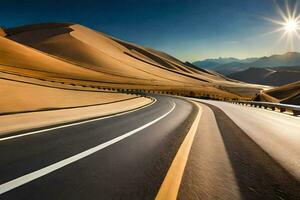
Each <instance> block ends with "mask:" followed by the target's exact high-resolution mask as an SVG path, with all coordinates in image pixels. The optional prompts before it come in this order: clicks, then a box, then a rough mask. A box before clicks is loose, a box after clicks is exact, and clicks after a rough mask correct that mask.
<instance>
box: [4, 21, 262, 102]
mask: <svg viewBox="0 0 300 200" xmlns="http://www.w3.org/2000/svg"><path fill="white" fill-rule="evenodd" d="M5 31H6V33H7V36H6V37H5V38H2V41H0V44H1V43H2V44H3V45H1V48H4V49H3V50H2V51H7V52H9V51H11V52H12V53H11V54H13V55H14V57H16V56H17V57H18V60H17V61H16V60H15V59H13V58H10V57H1V58H0V61H2V62H1V63H2V67H0V69H1V70H6V72H8V71H9V72H14V73H19V74H25V73H26V75H28V76H35V77H43V78H44V79H47V80H53V79H56V80H57V79H67V80H64V81H65V82H66V81H69V82H70V80H71V82H72V83H74V84H90V85H94V86H97V87H104V88H114V89H131V90H141V89H142V90H152V91H164V92H169V93H174V94H181V95H190V94H192V95H194V96H197V95H198V96H200V95H206V96H211V97H214V98H243V97H250V96H251V95H253V94H254V93H256V92H257V91H258V90H259V89H260V88H259V87H257V86H256V85H255V86H254V85H251V84H249V85H245V84H243V83H240V82H237V81H233V80H230V79H227V78H225V77H223V76H221V75H218V74H216V73H212V72H208V71H206V70H202V69H199V70H198V69H197V68H193V67H191V66H190V65H188V64H186V63H184V62H182V61H180V60H178V59H176V58H174V57H172V56H170V55H168V54H166V53H164V52H160V51H157V50H154V49H150V48H146V47H142V46H140V45H136V44H132V43H128V42H125V41H121V40H119V39H117V38H113V37H111V36H108V35H106V34H104V33H100V32H97V31H94V30H92V29H89V28H87V27H84V26H81V25H78V24H66V23H61V24H60V23H56V24H53V23H52V24H39V25H31V26H23V27H16V28H13V29H7V30H5ZM24 52H28V53H24ZM29 55H30V56H29ZM220 86H224V87H226V89H224V88H223V89H222V87H220ZM239 87H240V88H250V89H251V91H252V89H253V92H251V94H250V96H249V95H248V94H247V95H245V94H240V93H238V92H239V90H236V88H239Z"/></svg>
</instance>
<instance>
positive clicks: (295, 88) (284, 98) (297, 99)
mask: <svg viewBox="0 0 300 200" xmlns="http://www.w3.org/2000/svg"><path fill="white" fill-rule="evenodd" d="M260 98H261V99H262V100H265V101H270V102H277V103H286V104H294V105H300V81H298V82H295V83H290V84H287V85H283V86H280V87H276V88H273V89H270V90H267V91H263V92H262V93H261V95H260Z"/></svg>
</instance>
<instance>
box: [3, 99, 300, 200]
mask: <svg viewBox="0 0 300 200" xmlns="http://www.w3.org/2000/svg"><path fill="white" fill-rule="evenodd" d="M154 97H155V98H156V99H157V101H156V102H155V103H154V104H153V105H151V106H149V107H146V108H143V109H139V110H137V111H134V112H131V113H127V114H123V115H119V116H114V117H110V118H105V119H101V120H95V121H91V122H88V123H81V124H77V125H74V126H67V127H63V128H58V129H51V130H49V131H44V132H40V133H37V134H29V135H24V136H21V137H16V138H7V139H3V138H2V140H1V139H0V171H1V173H0V199H155V198H156V196H157V194H158V193H159V192H160V191H161V190H162V187H163V185H162V183H163V182H164V181H165V180H166V179H167V178H170V177H169V171H170V170H171V168H172V167H171V166H173V164H174V162H173V161H175V160H177V159H174V158H177V156H178V152H179V150H180V149H181V148H182V146H183V144H184V143H185V142H183V141H185V139H186V135H187V134H188V135H189V134H190V133H189V131H191V126H193V127H194V124H195V122H197V126H196V129H195V131H196V132H195V136H194V137H193V138H192V139H193V140H192V142H191V147H190V149H188V151H186V152H188V154H187V159H186V162H185V163H184V171H183V174H181V176H180V178H179V180H180V181H179V183H180V187H179V188H178V190H175V193H176V195H175V197H176V196H177V198H178V199H300V192H299V191H300V182H299V180H300V166H299V162H300V139H299V138H300V136H299V134H300V132H299V130H300V127H299V126H300V119H299V118H296V117H292V116H288V115H284V114H279V113H275V112H271V111H265V110H263V109H258V108H250V107H246V106H240V105H232V104H229V103H224V102H215V101H203V100H202V101H201V103H199V104H198V105H199V106H200V107H201V109H200V110H199V109H198V106H196V105H195V104H194V103H191V102H189V101H187V100H184V99H179V98H174V97H167V96H158V95H154ZM200 115H201V117H200V118H199V117H198V116H200ZM197 117H198V119H200V121H196V119H197ZM183 160H184V159H183ZM171 178H172V177H171ZM171 180H172V179H171ZM170 187H173V186H172V185H171V186H170ZM172 191H173V190H172Z"/></svg>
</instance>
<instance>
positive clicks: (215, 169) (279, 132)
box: [178, 100, 300, 199]
mask: <svg viewBox="0 0 300 200" xmlns="http://www.w3.org/2000/svg"><path fill="white" fill-rule="evenodd" d="M200 102H202V103H201V106H202V108H203V113H202V118H201V120H200V122H199V128H198V133H197V134H196V137H195V139H194V143H193V146H192V148H191V152H190V154H189V159H188V161H187V164H186V168H185V173H184V175H183V179H182V181H181V187H180V190H179V194H178V199H300V176H299V173H300V151H299V150H300V118H299V117H293V116H289V115H286V114H281V113H276V112H273V111H269V110H263V109H259V108H252V107H247V106H240V105H232V104H230V103H225V102H217V101H205V100H201V101H200Z"/></svg>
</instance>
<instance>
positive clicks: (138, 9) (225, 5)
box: [0, 0, 284, 61]
mask: <svg viewBox="0 0 300 200" xmlns="http://www.w3.org/2000/svg"><path fill="white" fill-rule="evenodd" d="M279 2H280V3H282V1H280V0H279ZM0 13H1V14H0V16H1V17H0V26H4V27H14V26H19V25H24V24H32V23H42V22H75V23H79V24H82V25H85V26H88V27H90V28H93V29H96V30H98V31H101V32H105V33H107V34H110V35H113V36H115V37H118V38H121V39H123V40H127V41H130V42H135V43H138V44H141V45H145V46H148V47H153V48H156V49H159V50H163V51H166V52H168V53H171V54H173V55H174V56H177V57H179V58H181V59H183V60H190V61H193V60H197V59H202V58H207V57H219V56H223V57H224V56H235V57H251V56H262V55H268V54H271V53H278V52H283V51H284V47H283V44H282V45H279V46H278V47H271V46H272V45H271V44H274V40H276V39H277V38H279V37H280V36H278V34H277V35H275V36H274V35H270V36H267V37H266V36H261V35H262V34H264V33H266V32H269V31H272V30H273V29H274V28H276V26H275V27H274V25H272V24H271V23H270V22H267V21H264V20H262V19H261V16H268V17H273V18H276V17H277V18H278V14H277V13H276V10H275V8H274V3H273V1H272V0H185V1H184V0H182V1H176V0H172V1H171V0H165V1H158V0H152V1H143V0H128V1H126V0H124V1H121V0H120V1H114V0H111V1H109V0H108V1H96V0H84V1H81V0H79V1H76V0H74V1H47V0H44V1H14V0H10V1H3V2H1V7H0ZM254 43H256V44H254ZM273 46H274V45H273Z"/></svg>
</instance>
